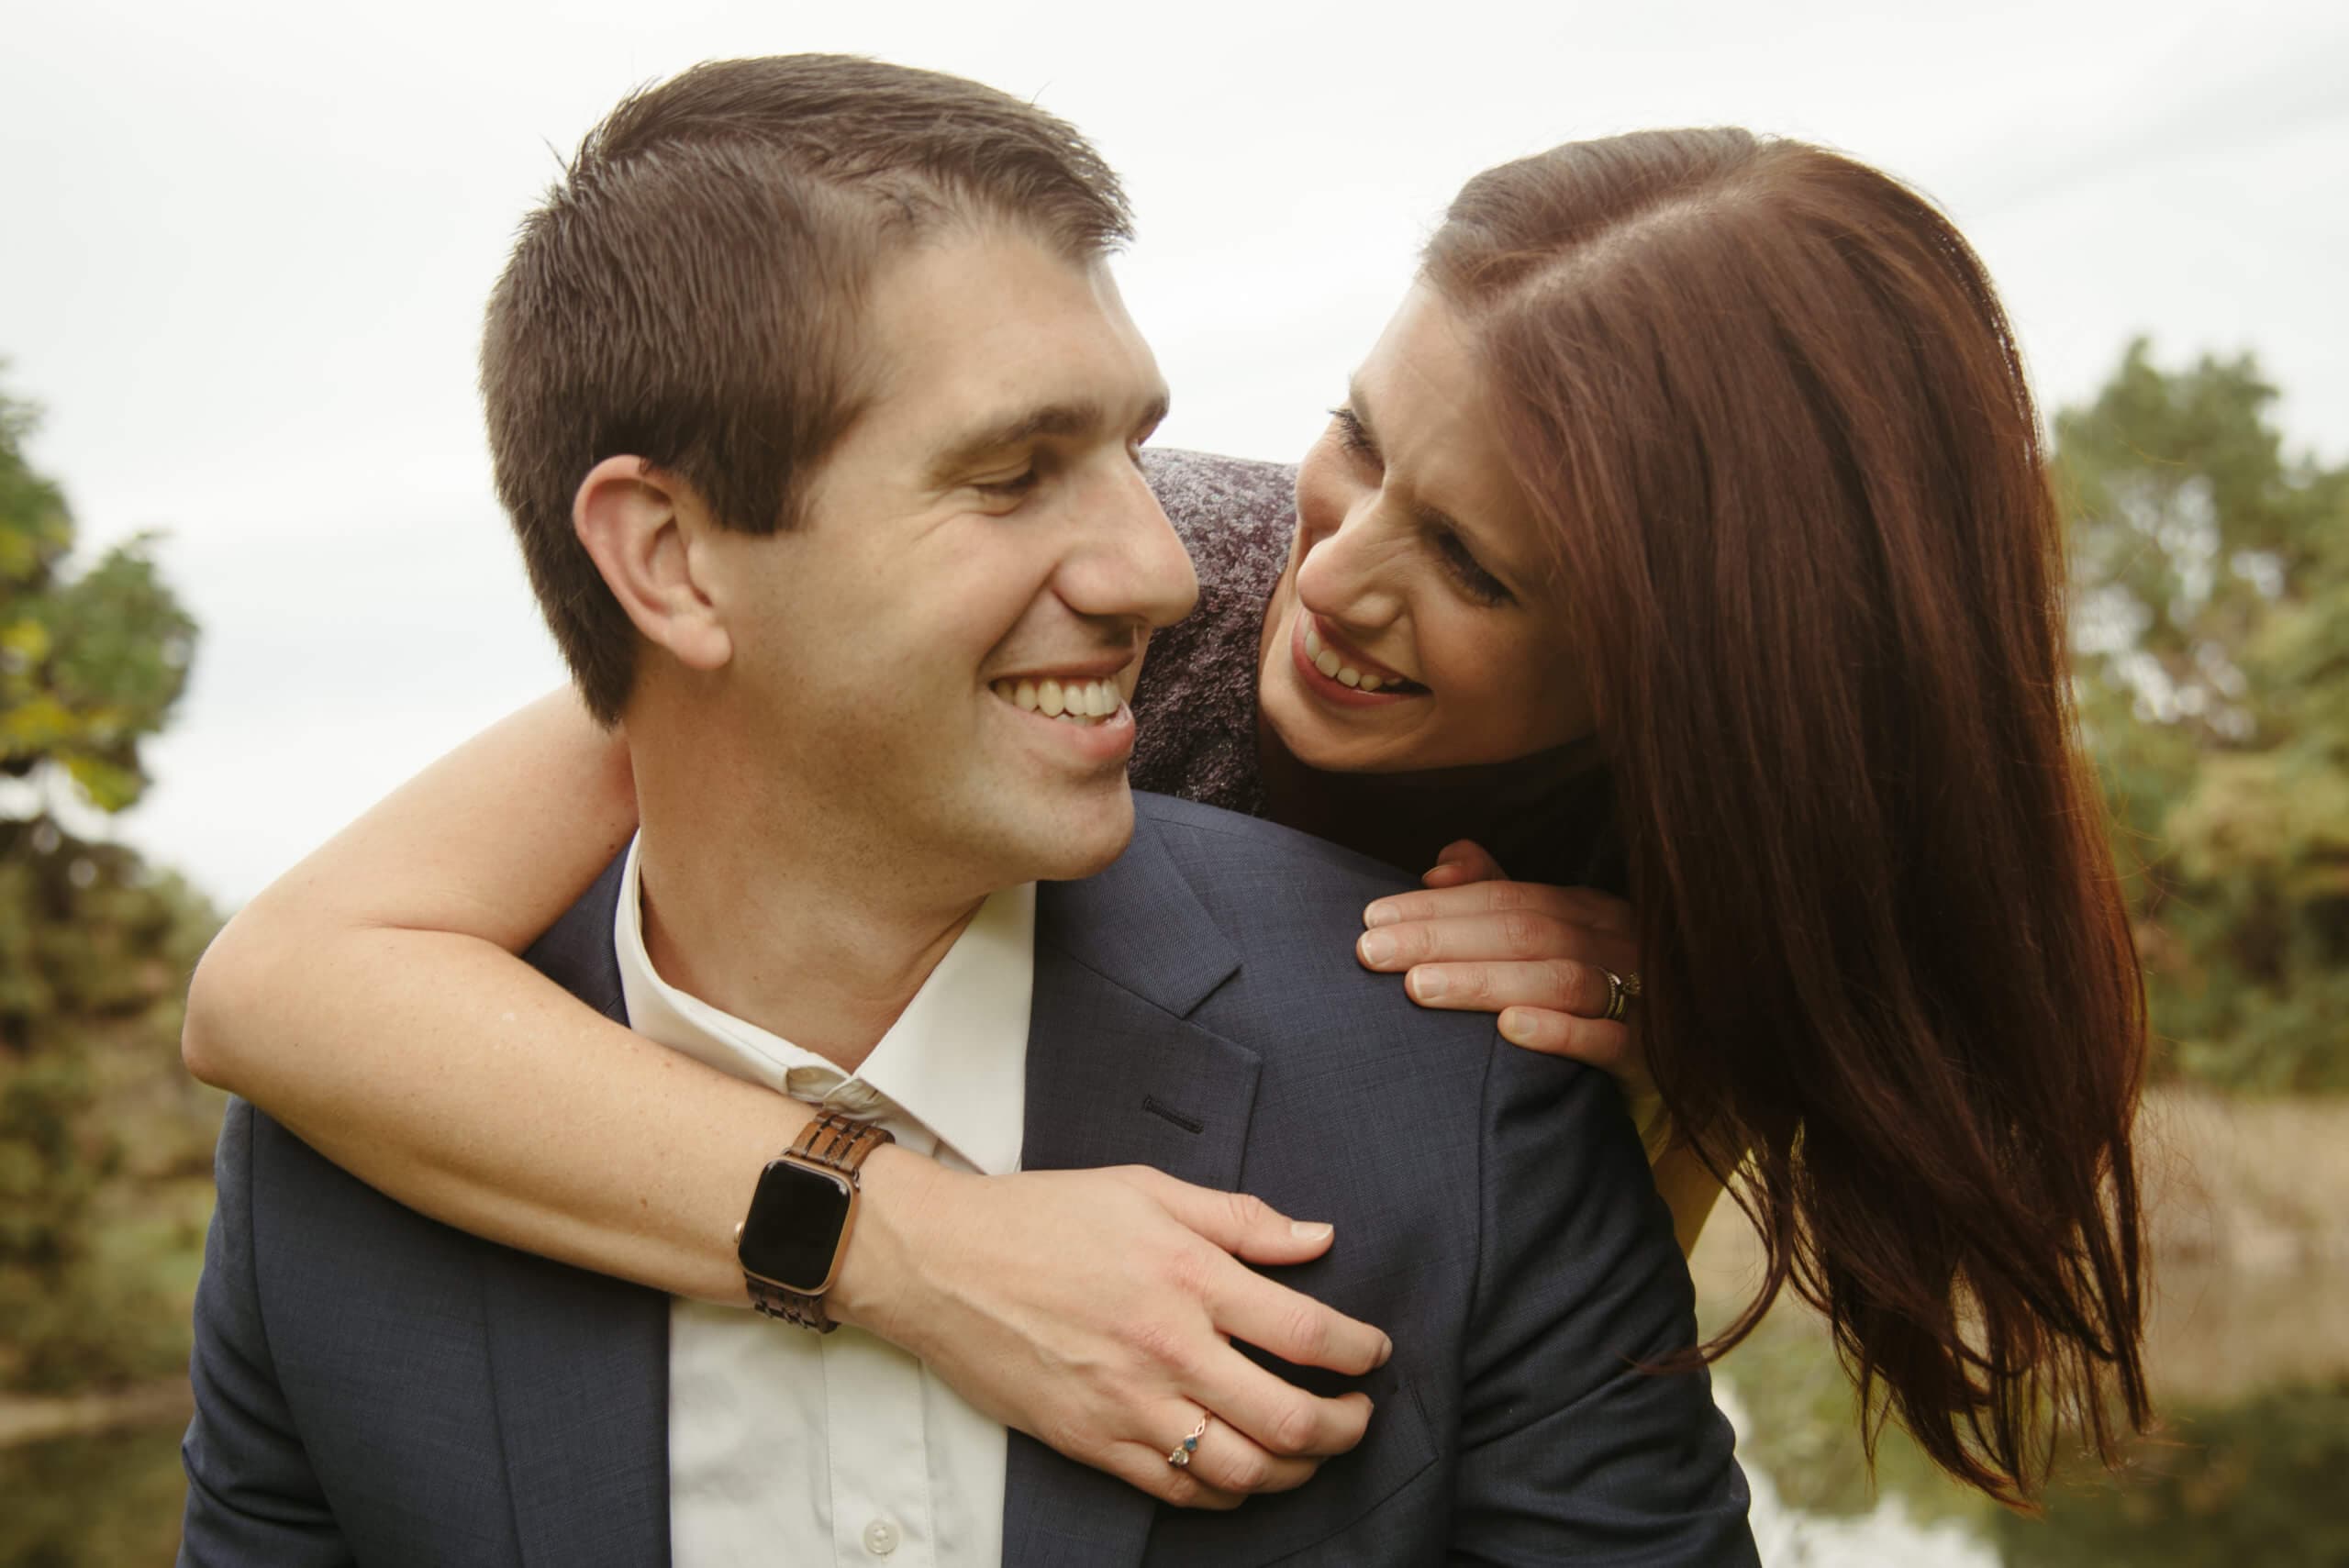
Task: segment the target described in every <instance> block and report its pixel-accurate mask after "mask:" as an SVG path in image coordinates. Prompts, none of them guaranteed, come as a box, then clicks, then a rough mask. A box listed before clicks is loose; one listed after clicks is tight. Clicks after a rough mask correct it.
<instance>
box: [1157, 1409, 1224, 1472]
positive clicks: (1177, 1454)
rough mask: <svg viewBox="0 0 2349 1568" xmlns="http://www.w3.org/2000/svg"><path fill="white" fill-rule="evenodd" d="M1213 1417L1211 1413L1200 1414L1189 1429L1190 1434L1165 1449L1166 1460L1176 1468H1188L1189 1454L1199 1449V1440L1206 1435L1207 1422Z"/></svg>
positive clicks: (1189, 1462)
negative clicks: (1197, 1420)
mask: <svg viewBox="0 0 2349 1568" xmlns="http://www.w3.org/2000/svg"><path fill="white" fill-rule="evenodd" d="M1214 1419H1215V1418H1214V1417H1213V1416H1212V1415H1203V1416H1201V1417H1200V1418H1199V1424H1198V1425H1197V1426H1196V1427H1193V1428H1192V1429H1191V1435H1190V1436H1189V1437H1186V1438H1185V1439H1184V1440H1182V1441H1181V1442H1179V1443H1176V1444H1175V1446H1174V1447H1173V1448H1172V1449H1170V1450H1168V1451H1167V1454H1166V1462H1167V1463H1169V1464H1171V1465H1173V1466H1174V1467H1175V1469H1177V1470H1187V1469H1189V1468H1190V1465H1191V1456H1192V1455H1193V1454H1195V1453H1197V1452H1198V1451H1199V1440H1200V1439H1201V1438H1203V1437H1205V1436H1207V1435H1208V1422H1209V1421H1212V1420H1214Z"/></svg>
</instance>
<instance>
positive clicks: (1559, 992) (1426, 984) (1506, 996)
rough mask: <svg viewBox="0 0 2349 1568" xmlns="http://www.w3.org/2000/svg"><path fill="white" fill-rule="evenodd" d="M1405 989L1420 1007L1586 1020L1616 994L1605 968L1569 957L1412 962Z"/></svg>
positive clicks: (1598, 1013) (1600, 1013) (1603, 1009)
mask: <svg viewBox="0 0 2349 1568" xmlns="http://www.w3.org/2000/svg"><path fill="white" fill-rule="evenodd" d="M1403 989H1404V991H1405V992H1406V993H1407V994H1408V995H1409V996H1410V998H1411V1000H1412V1001H1414V1002H1417V1003H1418V1004H1419V1006H1422V1007H1441V1008H1442V1009H1444V1010H1445V1011H1447V1012H1457V1013H1497V1012H1499V1011H1501V1010H1502V1009H1503V1008H1505V1007H1523V1008H1526V1009H1529V1010H1542V1011H1547V1012H1553V1013H1578V1014H1580V1015H1581V1016H1582V1017H1583V1018H1604V1017H1605V1016H1606V1014H1607V1004H1608V1001H1609V998H1610V997H1611V996H1612V995H1614V989H1613V987H1612V986H1610V985H1609V984H1608V983H1607V971H1606V970H1605V969H1603V968H1601V967H1600V966H1599V965H1598V964H1596V963H1586V962H1580V961H1578V960H1575V959H1571V958H1544V959H1529V960H1515V961H1508V962H1486V963H1419V964H1414V965H1412V966H1411V969H1410V970H1409V972H1408V973H1406V974H1405V975H1404V976H1403ZM1504 1032H1506V1031H1504Z"/></svg>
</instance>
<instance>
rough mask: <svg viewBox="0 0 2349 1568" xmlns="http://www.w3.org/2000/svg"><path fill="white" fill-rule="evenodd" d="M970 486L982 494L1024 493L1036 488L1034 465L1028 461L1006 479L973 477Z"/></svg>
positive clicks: (1004, 494)
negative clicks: (1023, 466) (1017, 471)
mask: <svg viewBox="0 0 2349 1568" xmlns="http://www.w3.org/2000/svg"><path fill="white" fill-rule="evenodd" d="M971 488H972V489H974V490H975V491H977V492H978V493H979V494H980V495H996V496H1018V495H1027V494H1028V492H1030V490H1033V489H1034V488H1036V467H1035V465H1034V464H1033V463H1030V464H1029V465H1028V466H1027V467H1026V468H1023V469H1021V470H1020V471H1019V473H1015V474H1013V475H1012V476H1011V477H1010V478H1008V479H974V480H973V481H972V482H971Z"/></svg>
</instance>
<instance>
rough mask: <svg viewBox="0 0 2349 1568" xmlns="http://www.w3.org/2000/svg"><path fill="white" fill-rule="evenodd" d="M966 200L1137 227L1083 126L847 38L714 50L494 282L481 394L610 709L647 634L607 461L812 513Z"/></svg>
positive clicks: (1051, 222) (635, 112) (544, 213)
mask: <svg viewBox="0 0 2349 1568" xmlns="http://www.w3.org/2000/svg"><path fill="white" fill-rule="evenodd" d="M958 219H959V220H964V221H968V220H974V219H991V220H997V221H1008V222H1010V223H1012V224H1015V225H1017V226H1019V228H1022V229H1023V230H1025V231H1027V232H1030V233H1032V234H1035V235H1037V236H1038V237H1040V238H1041V239H1045V240H1046V241H1047V242H1048V243H1050V244H1052V246H1054V247H1055V248H1056V249H1058V250H1060V251H1062V253H1063V254H1065V255H1067V256H1068V257H1069V258H1070V259H1071V260H1073V261H1091V260H1093V259H1095V258H1097V257H1098V256H1100V255H1102V254H1104V253H1106V252H1107V251H1108V250H1110V249H1112V248H1114V247H1115V246H1116V245H1117V244H1119V242H1120V241H1123V240H1125V239H1128V238H1130V234H1131V218H1130V214H1129V212H1128V210H1127V206H1126V200H1125V195H1124V194H1123V192H1122V191H1121V190H1120V189H1119V184H1118V180H1117V176H1116V175H1115V174H1113V173H1111V172H1110V171H1109V168H1108V165H1107V164H1105V163H1103V162H1102V161H1101V158H1100V155H1099V154H1098V153H1097V152H1095V151H1094V150H1093V149H1092V148H1091V147H1090V146H1089V145H1088V144H1087V143H1086V142H1085V139H1084V138H1083V137H1081V136H1079V135H1078V134H1077V133H1076V132H1075V131H1074V129H1072V128H1070V127H1069V126H1067V125H1066V124H1064V123H1063V122H1062V121H1060V120H1058V119H1055V118H1053V117H1052V116H1050V115H1048V114H1045V113H1044V112H1043V111H1041V109H1038V108H1036V107H1035V106H1032V105H1030V104H1024V103H1021V102H1020V101H1019V99H1017V98H1013V97H1011V96H1009V95H1007V94H1003V93H999V92H997V91H996V90H995V89H994V88H992V87H985V86H981V85H980V84H979V83H975V82H968V81H964V80H963V79H962V78H960V77H956V76H945V75H941V74H939V73H937V72H929V71H915V70H910V69H907V68H906V67H903V66H896V65H885V64H882V63H880V62H879V61H869V60H860V59H855V58H852V57H849V56H844V55H818V54H807V55H787V56H780V57H775V58H771V59H763V60H729V61H712V62H710V63H707V64H704V65H697V66H696V67H694V68H693V69H692V70H690V71H687V72H685V73H684V74H682V75H679V76H676V77H674V78H672V79H671V80H669V81H667V82H664V83H661V84H660V85H659V86H656V87H652V88H649V89H647V90H645V91H642V92H640V93H637V94H635V95H632V96H630V97H629V98H628V99H627V100H625V101H624V102H622V103H621V104H620V106H618V108H616V109H614V110H613V111H612V112H611V114H610V115H609V116H607V117H606V118H605V120H604V122H603V123H602V124H601V125H599V126H597V127H596V128H595V129H594V130H592V131H590V132H588V133H587V137H586V139H585V140H584V141H583V142H581V143H580V147H579V152H578V155H577V156H576V157H575V158H573V160H572V162H571V166H570V167H569V168H568V169H567V170H565V171H564V173H563V177H562V180H561V181H559V182H558V183H556V184H555V186H554V187H553V189H552V190H551V191H550V192H549V193H548V195H547V199H546V201H545V203H544V204H543V205H542V206H540V207H539V209H538V210H537V211H536V212H533V213H532V214H531V215H530V217H529V218H528V219H527V220H526V221H525V222H524V224H523V226H522V231H521V237H520V239H518V241H517V242H516V244H515V247H514V255H513V259H512V260H511V261H509V262H508V263H507V268H506V272H505V275H504V276H503V277H501V278H500V279H499V280H498V284H497V288H496V290H495V293H494V294H492V295H491V296H490V302H489V316H488V322H487V325H486V328H485V329H484V333H483V340H482V396H483V401H484V405H485V406H486V411H487V415H488V423H489V442H490V452H491V457H492V459H493V461H494V463H495V471H496V476H497V492H498V496H499V498H500V499H501V500H502V501H504V503H505V504H506V508H507V512H508V513H510V514H511V515H512V517H513V520H514V528H515V531H516V532H517V533H518V535H519V536H520V539H521V544H522V555H523V560H524V562H525V563H526V564H527V565H528V567H529V573H530V583H531V586H532V587H533V588H535V589H536V590H537V592H538V595H539V602H540V606H541V607H542V608H543V609H544V610H545V613H546V617H547V620H548V623H549V625H550V626H551V627H552V628H553V630H554V635H555V640H556V641H557V642H558V643H559V644H560V645H561V646H562V652H563V657H564V658H565V659H566V660H567V661H569V662H570V665H571V670H572V673H573V677H574V678H575V679H576V680H577V682H578V684H579V689H580V692H581V694H582V695H584V697H585V699H586V702H587V706H588V707H589V708H590V709H591V710H593V711H594V713H595V714H596V717H599V718H601V719H602V720H603V721H605V722H606V723H610V722H612V721H613V720H614V719H616V718H617V717H618V715H619V711H620V709H621V707H622V706H625V704H626V703H627V700H628V696H629V690H630V688H631V687H632V685H633V684H634V680H635V672H636V632H635V628H633V627H632V626H631V625H630V624H629V619H628V617H627V614H626V612H624V611H623V610H622V609H621V608H620V606H619V604H618V601H617V600H616V599H615V598H613V596H612V595H611V592H610V590H609V589H607V587H606V586H605V584H604V581H603V578H602V576H601V575H600V574H599V573H597V571H596V565H595V562H593V561H591V560H590V559H589V557H588V555H587V552H586V550H585V549H584V548H583V547H582V546H581V544H580V542H579V540H578V538H577V536H576V534H575V533H574V532H573V527H572V516H571V513H572V502H573V495H574V494H575V493H576V491H577V489H578V486H579V484H580V482H581V481H582V480H584V478H585V477H586V474H587V472H588V470H589V469H591V468H593V467H594V466H595V465H596V462H599V461H601V460H602V459H604V458H606V457H609V456H612V455H615V454H620V453H627V454H633V455H635V456H639V457H641V458H643V459H644V460H645V461H646V462H648V463H650V464H651V466H653V467H654V468H656V469H659V470H661V471H662V472H664V473H667V474H669V475H671V476H673V477H674V478H676V479H680V480H682V481H684V482H685V484H688V485H690V486H691V487H692V489H693V491H694V492H695V493H696V495H699V496H700V497H701V499H702V500H703V501H704V502H706V503H707V505H708V506H709V507H710V509H711V511H712V512H713V513H714V514H715V516H716V517H717V519H718V522H719V523H720V525H722V526H723V527H726V528H736V529H740V530H742V531H744V532H747V533H753V534H765V533H771V532H773V531H774V530H775V529H777V528H789V527H791V526H792V525H793V524H794V523H795V522H796V520H797V518H798V508H799V504H800V502H801V500H802V499H803V497H804V495H805V493H806V485H807V479H808V477H809V476H810V475H811V474H812V473H814V472H815V470H816V467H817V465H818V464H819V463H820V462H822V461H823V459H824V457H825V455H826V454H827V453H828V452H829V450H831V448H832V446H833V445H834V444H835V443H836V442H837V441H838V440H839V439H840V438H841V435H842V434H843V433H844V432H845V431H846V430H847V428H849V426H850V425H851V423H852V422H853V420H854V419H855V417H856V414H857V412H858V407H859V400H860V397H861V395H862V394H861V391H860V387H859V384H858V380H857V378H856V376H855V375H854V374H853V371H852V367H853V365H854V362H855V361H854V357H855V344H854V342H853V338H854V328H855V325H856V322H857V318H858V314H859V310H860V306H861V302H862V299H863V295H864V294H865V292H866V288H867V285H868V284H869V283H870V281H871V279H872V277H873V274H874V271H875V268H876V266H877V265H878V263H879V262H880V261H883V260H884V259H885V258H886V257H887V256H889V255H890V254H892V253H894V252H896V251H897V250H902V249H904V248H905V247H907V246H908V245H911V244H913V243H916V242H918V240H919V239H922V238H923V237H925V236H927V235H929V234H931V233H933V232H934V231H936V230H937V229H938V228H940V227H941V226H942V225H944V224H946V223H948V222H951V221H954V220H958Z"/></svg>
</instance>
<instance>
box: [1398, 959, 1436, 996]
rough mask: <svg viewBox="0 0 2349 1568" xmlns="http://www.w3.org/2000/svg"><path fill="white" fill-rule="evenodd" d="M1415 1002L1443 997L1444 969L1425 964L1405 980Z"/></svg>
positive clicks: (1404, 982) (1405, 984)
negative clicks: (1432, 967)
mask: <svg viewBox="0 0 2349 1568" xmlns="http://www.w3.org/2000/svg"><path fill="white" fill-rule="evenodd" d="M1403 985H1404V988H1405V989H1406V990H1408V991H1409V992H1410V994H1411V1000H1412V1001H1414V1002H1436V1001H1441V1000H1442V998H1443V971H1442V970H1441V969H1431V968H1429V967H1428V966H1427V965H1425V964H1421V965H1420V966H1419V968H1417V969H1415V970H1413V971H1411V973H1409V974H1408V976H1406V977H1405V979H1404V981H1403Z"/></svg>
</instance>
